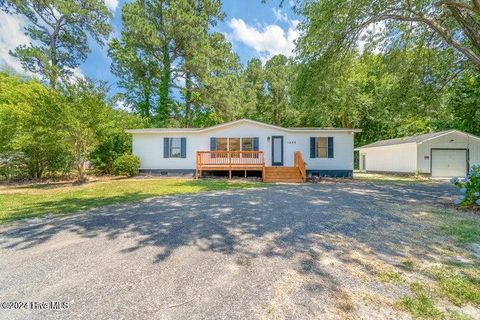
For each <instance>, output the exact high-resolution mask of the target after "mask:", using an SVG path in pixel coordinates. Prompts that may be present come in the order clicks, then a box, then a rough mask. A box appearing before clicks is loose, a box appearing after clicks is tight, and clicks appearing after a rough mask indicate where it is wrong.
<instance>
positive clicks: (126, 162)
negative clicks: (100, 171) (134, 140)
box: [112, 154, 140, 177]
mask: <svg viewBox="0 0 480 320" xmlns="http://www.w3.org/2000/svg"><path fill="white" fill-rule="evenodd" d="M139 170H140V158H139V157H137V156H133V155H131V154H123V155H121V156H120V157H118V158H117V159H115V161H113V165H112V173H113V174H114V175H116V176H129V177H133V176H136V175H137V174H138V172H139Z"/></svg>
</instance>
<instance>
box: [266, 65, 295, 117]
mask: <svg viewBox="0 0 480 320" xmlns="http://www.w3.org/2000/svg"><path fill="white" fill-rule="evenodd" d="M289 80H290V70H289V65H288V59H287V57H285V56H284V55H276V56H273V57H272V58H271V59H270V60H268V61H267V62H266V64H265V82H266V89H267V90H266V91H267V94H266V99H267V101H268V105H269V110H268V111H269V113H270V116H269V118H270V121H271V122H272V123H274V124H276V125H281V124H282V122H283V121H284V120H285V114H286V111H287V105H288V90H289V87H288V84H289ZM264 116H265V115H264Z"/></svg>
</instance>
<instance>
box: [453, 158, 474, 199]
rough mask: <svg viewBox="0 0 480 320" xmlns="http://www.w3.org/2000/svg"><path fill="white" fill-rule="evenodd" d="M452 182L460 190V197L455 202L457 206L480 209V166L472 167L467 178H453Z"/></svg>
mask: <svg viewBox="0 0 480 320" xmlns="http://www.w3.org/2000/svg"><path fill="white" fill-rule="evenodd" d="M451 182H452V183H453V184H454V185H456V186H457V187H458V188H459V189H460V193H461V194H460V195H459V196H458V197H457V198H455V200H453V203H454V204H456V205H463V206H468V205H473V204H476V205H477V206H479V207H480V166H472V167H471V168H470V171H469V173H468V175H467V176H466V177H465V178H462V179H459V178H453V179H452V180H451Z"/></svg>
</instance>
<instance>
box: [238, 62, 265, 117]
mask: <svg viewBox="0 0 480 320" xmlns="http://www.w3.org/2000/svg"><path fill="white" fill-rule="evenodd" d="M242 91H243V101H242V107H243V116H244V117H246V118H255V119H259V120H260V115H261V114H263V113H264V112H265V111H264V109H263V108H264V105H265V73H264V70H263V66H262V61H261V60H260V59H258V58H253V59H250V60H249V61H248V62H247V66H246V68H245V70H244V71H243V76H242Z"/></svg>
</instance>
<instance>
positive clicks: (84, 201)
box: [0, 179, 264, 223]
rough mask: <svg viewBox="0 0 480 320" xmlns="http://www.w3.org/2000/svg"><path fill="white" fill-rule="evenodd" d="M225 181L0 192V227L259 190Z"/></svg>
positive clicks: (107, 184) (146, 182)
mask: <svg viewBox="0 0 480 320" xmlns="http://www.w3.org/2000/svg"><path fill="white" fill-rule="evenodd" d="M260 185H264V184H260V183H255V182H243V181H241V182H236V181H228V180H208V179H202V180H191V179H124V180H110V181H102V182H94V183H88V184H84V185H80V186H74V185H72V184H54V185H33V186H21V187H18V186H17V187H5V188H1V189H0V223H2V222H7V221H12V220H17V219H23V218H29V217H35V216H39V215H43V214H48V213H51V214H63V213H71V212H75V211H79V210H85V209H90V208H95V207H101V206H106V205H110V204H115V203H126V202H132V201H138V200H142V199H146V198H151V197H155V196H166V195H176V194H187V193H196V192H207V191H218V190H229V189H242V188H254V187H259V186H260Z"/></svg>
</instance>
